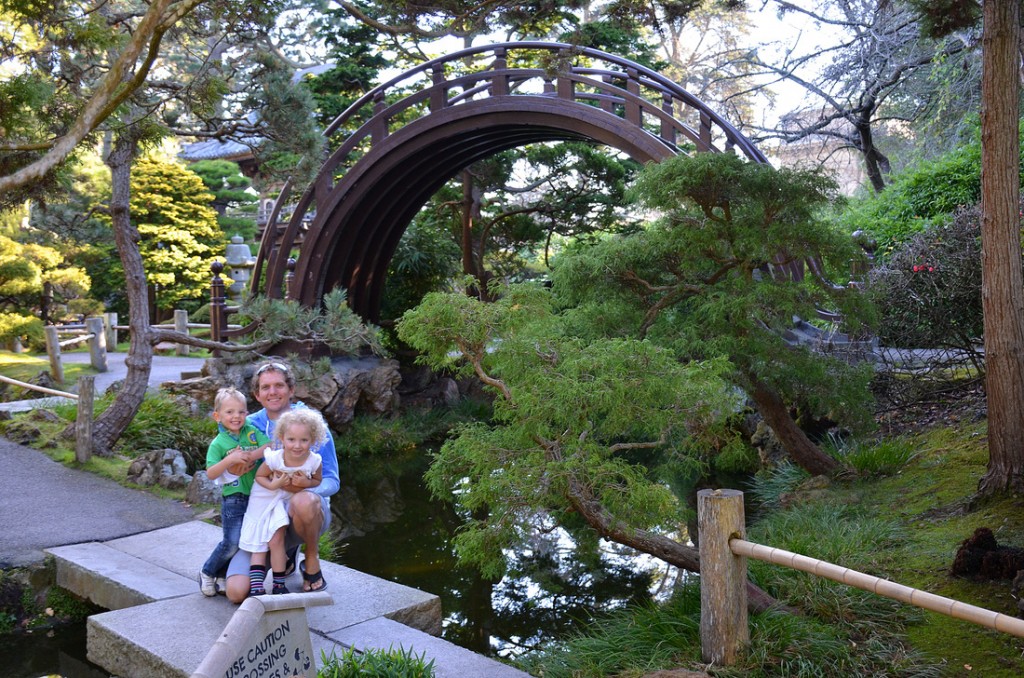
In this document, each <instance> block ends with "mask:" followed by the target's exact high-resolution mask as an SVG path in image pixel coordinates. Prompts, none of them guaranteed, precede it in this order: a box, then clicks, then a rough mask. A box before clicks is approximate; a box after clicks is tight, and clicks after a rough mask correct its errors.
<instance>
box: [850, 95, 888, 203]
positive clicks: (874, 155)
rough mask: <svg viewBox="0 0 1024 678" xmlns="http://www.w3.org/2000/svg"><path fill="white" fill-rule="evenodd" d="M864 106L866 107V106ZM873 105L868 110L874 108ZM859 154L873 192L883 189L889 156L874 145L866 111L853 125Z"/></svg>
mask: <svg viewBox="0 0 1024 678" xmlns="http://www.w3.org/2000/svg"><path fill="white" fill-rule="evenodd" d="M865 108H868V107H867V106H866V107H865ZM874 108H875V107H874V105H871V106H870V110H874ZM855 127H856V130H857V140H858V145H859V146H860V152H861V155H863V156H864V170H865V172H866V173H867V175H868V180H869V181H870V182H871V188H872V189H874V191H875V193H876V194H878V193H881V192H882V191H883V190H885V177H886V175H887V174H889V158H887V157H886V156H885V154H884V153H882V152H881V151H880V150H878V146H877V145H875V137H874V135H873V134H872V132H871V117H870V113H868V112H867V111H865V112H863V113H861V114H860V116H859V117H858V119H857V123H856V125H855Z"/></svg>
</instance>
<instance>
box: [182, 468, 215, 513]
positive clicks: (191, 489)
mask: <svg viewBox="0 0 1024 678" xmlns="http://www.w3.org/2000/svg"><path fill="white" fill-rule="evenodd" d="M220 497H221V488H220V487H218V486H217V485H215V484H214V483H213V481H212V480H210V479H209V478H208V477H207V476H206V473H205V472H203V471H196V472H195V473H194V474H193V475H192V481H191V482H190V483H189V484H188V488H187V489H186V490H185V501H186V502H187V503H189V504H192V505H193V506H194V505H196V504H219V503H220Z"/></svg>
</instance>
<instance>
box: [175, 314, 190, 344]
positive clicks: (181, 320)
mask: <svg viewBox="0 0 1024 678" xmlns="http://www.w3.org/2000/svg"><path fill="white" fill-rule="evenodd" d="M174 331H175V332H181V333H182V334H188V311H186V310H184V309H181V308H176V309H174ZM174 354H175V355H181V356H187V355H188V344H178V345H177V346H176V347H175V348H174Z"/></svg>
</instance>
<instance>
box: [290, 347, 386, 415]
mask: <svg viewBox="0 0 1024 678" xmlns="http://www.w3.org/2000/svg"><path fill="white" fill-rule="evenodd" d="M332 367H333V372H334V380H335V382H336V383H337V385H338V390H337V393H336V394H335V396H334V397H333V398H332V399H331V401H330V404H328V405H327V406H326V407H324V408H323V409H322V411H323V415H324V418H325V419H327V423H328V424H330V425H331V427H332V428H335V429H344V428H345V427H347V426H348V425H349V424H350V423H351V422H352V419H353V418H354V417H355V413H356V411H357V410H359V411H362V412H366V413H369V414H384V413H387V412H391V411H393V410H394V409H396V408H397V407H398V403H399V395H398V385H399V384H400V383H401V381H402V377H401V375H400V374H399V372H398V361H396V360H390V359H378V358H362V359H347V360H336V361H333V362H332ZM296 394H297V395H298V390H296Z"/></svg>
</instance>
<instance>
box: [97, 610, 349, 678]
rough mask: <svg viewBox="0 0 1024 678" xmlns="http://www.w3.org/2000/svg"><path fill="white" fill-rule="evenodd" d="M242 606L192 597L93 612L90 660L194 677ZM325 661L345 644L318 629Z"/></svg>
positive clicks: (161, 676)
mask: <svg viewBox="0 0 1024 678" xmlns="http://www.w3.org/2000/svg"><path fill="white" fill-rule="evenodd" d="M237 609H238V606H237V605H232V604H231V603H229V602H228V601H227V599H225V598H223V597H221V596H215V597H213V598H207V597H205V596H203V595H202V594H201V593H199V592H198V591H197V592H196V593H195V594H193V595H189V596H183V597H180V598H171V599H168V600H161V601H157V602H155V603H150V604H148V605H140V606H138V607H133V608H128V609H122V610H114V611H111V612H103V613H101V614H95V615H93V616H91V617H89V620H88V622H87V626H86V644H87V647H88V658H89V661H91V662H93V663H94V664H97V665H99V666H102V667H103V668H104V669H106V670H107V671H110V672H111V673H112V674H113V675H118V676H127V677H130V678H131V677H138V678H188V676H191V675H192V672H193V671H195V670H196V668H197V667H198V666H199V663H200V662H201V661H202V660H203V657H205V656H206V653H207V652H209V650H210V648H211V647H213V644H214V643H215V642H216V641H217V639H218V638H219V637H220V635H221V633H222V632H223V631H224V627H225V626H227V624H228V622H229V621H230V620H231V616H232V615H233V614H234V613H235V611H236V610H237ZM311 638H312V640H313V653H314V655H315V656H316V660H317V662H318V664H317V665H318V666H319V665H320V664H319V661H320V652H321V650H323V651H325V652H326V653H327V654H328V655H329V654H330V653H331V652H332V651H337V652H341V651H342V649H343V647H342V646H339V645H337V644H336V643H335V641H333V640H331V639H327V638H324V637H323V636H318V635H317V634H312V635H311Z"/></svg>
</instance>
